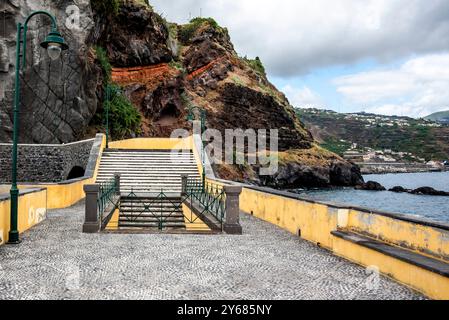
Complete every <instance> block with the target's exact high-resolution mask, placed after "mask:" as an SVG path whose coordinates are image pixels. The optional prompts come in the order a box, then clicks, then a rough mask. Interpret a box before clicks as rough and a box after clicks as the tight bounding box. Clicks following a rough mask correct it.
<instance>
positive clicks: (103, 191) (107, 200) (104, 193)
mask: <svg viewBox="0 0 449 320" xmlns="http://www.w3.org/2000/svg"><path fill="white" fill-rule="evenodd" d="M117 190H118V186H117V180H116V179H111V180H108V181H105V182H103V183H101V184H100V191H99V194H98V200H97V206H98V215H99V220H100V221H101V223H102V225H103V223H104V221H105V220H106V219H108V217H109V216H110V215H111V214H112V213H114V211H115V210H116V209H117V208H118V205H119V201H120V197H118V200H116V199H114V198H115V197H116V196H117ZM111 204H112V208H111V210H110V211H109V212H108V214H106V215H105V211H106V210H107V209H108V208H109V207H110V205H111Z"/></svg>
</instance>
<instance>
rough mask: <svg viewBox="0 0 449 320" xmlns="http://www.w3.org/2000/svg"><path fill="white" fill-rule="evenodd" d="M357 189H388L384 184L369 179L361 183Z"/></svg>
mask: <svg viewBox="0 0 449 320" xmlns="http://www.w3.org/2000/svg"><path fill="white" fill-rule="evenodd" d="M355 188H356V189H357V190H365V191H386V190H387V189H385V187H384V186H382V185H381V184H380V183H378V182H375V181H368V182H366V183H362V184H359V185H357V186H356V187H355Z"/></svg>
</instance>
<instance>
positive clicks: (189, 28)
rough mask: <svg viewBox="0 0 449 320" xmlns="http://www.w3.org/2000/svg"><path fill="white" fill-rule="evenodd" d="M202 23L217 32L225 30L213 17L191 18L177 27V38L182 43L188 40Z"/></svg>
mask: <svg viewBox="0 0 449 320" xmlns="http://www.w3.org/2000/svg"><path fill="white" fill-rule="evenodd" d="M204 25H209V26H210V27H212V28H213V29H214V30H216V31H218V32H225V29H224V28H222V27H220V26H219V25H218V23H217V21H215V20H214V19H213V18H193V19H192V20H190V22H189V23H188V24H185V25H182V26H180V27H179V33H178V38H179V40H180V41H181V42H182V43H187V42H189V41H190V40H191V39H192V38H193V36H194V35H195V33H196V32H197V31H198V30H199V29H200V28H201V27H202V26H204Z"/></svg>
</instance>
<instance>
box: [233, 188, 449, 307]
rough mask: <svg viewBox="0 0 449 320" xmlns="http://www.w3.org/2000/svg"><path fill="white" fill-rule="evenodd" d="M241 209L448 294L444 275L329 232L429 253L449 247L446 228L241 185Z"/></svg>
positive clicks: (430, 292) (439, 295)
mask: <svg viewBox="0 0 449 320" xmlns="http://www.w3.org/2000/svg"><path fill="white" fill-rule="evenodd" d="M240 209H241V210H242V211H243V212H246V213H249V214H253V215H254V216H255V217H258V218H260V219H262V220H264V221H267V222H270V223H272V224H274V225H277V226H279V227H281V228H283V229H285V230H287V231H289V232H291V233H293V234H295V235H298V231H299V230H301V237H302V238H303V239H305V240H308V241H311V242H314V243H318V244H320V245H321V246H322V247H324V248H326V249H328V250H331V251H332V252H334V253H335V254H337V255H339V256H342V257H344V258H346V259H348V260H350V261H353V262H355V263H357V264H360V265H363V266H372V265H375V266H377V267H378V268H379V269H380V271H381V272H382V273H384V274H386V275H388V276H391V277H392V278H394V279H396V280H397V281H399V282H401V283H403V284H405V285H408V286H410V287H412V288H414V289H416V290H418V291H420V292H422V293H424V294H426V295H427V296H429V297H431V298H434V299H449V278H446V277H443V276H441V275H438V274H436V273H432V272H430V271H427V270H425V269H422V268H419V267H417V266H415V265H412V264H409V263H405V262H402V261H400V260H398V259H395V258H392V257H389V256H386V255H384V254H381V253H379V252H376V251H373V250H371V249H368V248H365V247H362V246H359V245H357V244H354V243H351V242H349V241H347V240H344V239H340V238H337V237H334V236H332V235H331V232H332V231H334V230H337V229H343V230H348V231H355V232H357V231H359V232H361V233H363V234H367V233H369V234H370V235H371V236H372V237H375V238H378V239H381V240H383V241H387V242H390V243H392V244H403V243H404V242H406V243H407V244H408V245H409V248H415V249H418V250H422V249H423V248H425V249H426V250H428V251H429V252H433V253H444V254H445V253H446V252H448V250H449V232H447V231H444V230H441V229H437V228H432V227H424V226H420V225H417V224H414V223H411V222H406V221H401V220H398V219H394V218H388V217H384V216H381V215H376V214H368V213H364V212H361V211H357V210H348V209H337V208H332V207H331V206H328V205H325V204H319V203H313V202H309V201H306V200H298V199H290V198H287V197H282V196H279V195H273V194H268V193H264V192H260V191H256V190H252V189H248V188H243V191H242V194H241V196H240Z"/></svg>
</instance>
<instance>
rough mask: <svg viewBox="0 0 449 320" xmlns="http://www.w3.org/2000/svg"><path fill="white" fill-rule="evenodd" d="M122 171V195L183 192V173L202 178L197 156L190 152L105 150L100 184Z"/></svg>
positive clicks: (98, 181)
mask: <svg viewBox="0 0 449 320" xmlns="http://www.w3.org/2000/svg"><path fill="white" fill-rule="evenodd" d="M116 173H119V174H120V175H121V178H120V191H121V193H122V195H127V194H130V193H131V192H134V193H135V194H137V195H139V194H148V193H159V192H161V191H162V190H163V191H164V192H165V193H166V194H179V195H180V194H181V188H182V181H181V175H183V174H188V175H189V176H190V177H194V178H198V179H200V175H199V172H198V168H197V165H196V161H195V158H194V155H193V153H192V152H190V151H188V152H187V151H184V152H179V153H178V152H171V151H148V150H111V149H110V150H105V151H104V152H103V155H102V158H101V163H100V169H99V172H98V176H97V183H101V182H104V181H108V180H110V179H113V178H114V175H115V174H116Z"/></svg>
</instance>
